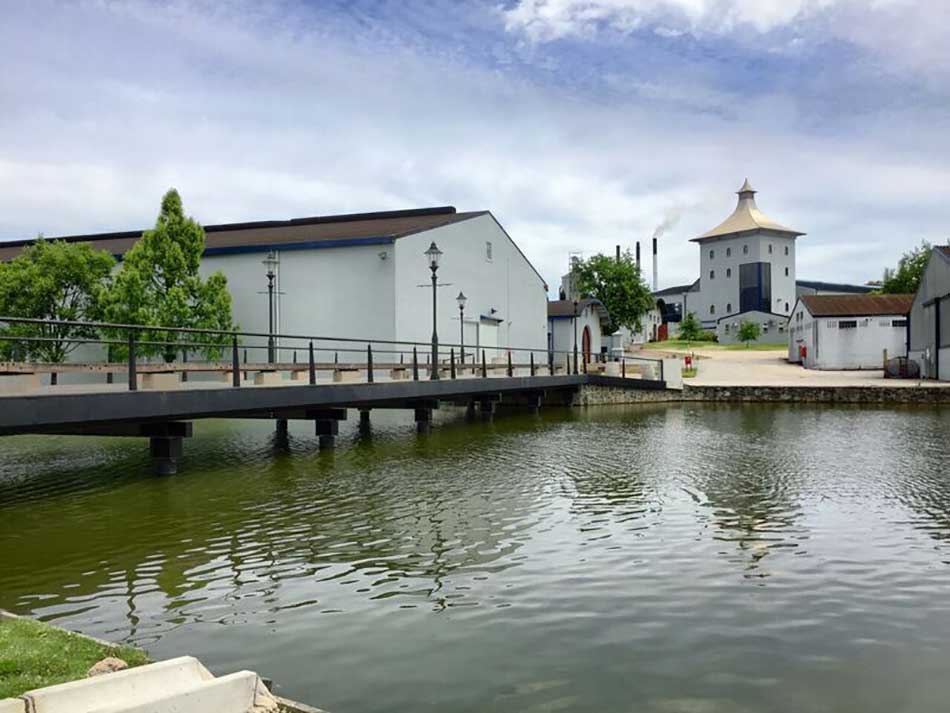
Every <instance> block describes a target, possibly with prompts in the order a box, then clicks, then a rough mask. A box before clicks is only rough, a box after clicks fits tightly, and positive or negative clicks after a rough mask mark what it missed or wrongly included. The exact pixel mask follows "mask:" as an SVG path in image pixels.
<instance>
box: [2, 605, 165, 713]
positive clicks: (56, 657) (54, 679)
mask: <svg viewBox="0 0 950 713" xmlns="http://www.w3.org/2000/svg"><path fill="white" fill-rule="evenodd" d="M106 656H115V657H116V658H120V659H122V660H123V661H125V662H126V663H128V664H129V666H140V665H142V664H144V663H148V657H147V656H146V655H145V652H144V651H141V650H139V649H136V648H133V647H131V646H112V647H110V646H103V645H102V644H99V643H97V642H95V641H92V640H91V639H87V638H85V637H84V636H79V635H78V634H73V633H70V632H68V631H64V630H62V629H58V628H56V627H53V626H50V625H48V624H43V623H42V622H38V621H34V620H33V619H9V618H7V617H0V698H11V697H14V696H19V695H20V694H21V693H25V692H26V691H31V690H33V689H34V688H42V687H44V686H52V685H53V684H56V683H63V682H65V681H73V680H75V679H77V678H85V677H86V671H88V670H89V668H90V667H91V666H92V665H93V664H94V663H96V662H97V661H100V660H101V659H104V658H105V657H106Z"/></svg>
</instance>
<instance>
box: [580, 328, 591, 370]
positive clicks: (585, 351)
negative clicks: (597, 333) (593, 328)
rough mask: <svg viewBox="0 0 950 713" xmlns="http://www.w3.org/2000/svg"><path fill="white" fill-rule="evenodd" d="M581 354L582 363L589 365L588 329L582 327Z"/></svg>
mask: <svg viewBox="0 0 950 713" xmlns="http://www.w3.org/2000/svg"><path fill="white" fill-rule="evenodd" d="M581 352H583V354H584V363H585V364H590V327H589V326H587V325H584V334H583V335H582V336H581Z"/></svg>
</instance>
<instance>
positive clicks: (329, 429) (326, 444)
mask: <svg viewBox="0 0 950 713" xmlns="http://www.w3.org/2000/svg"><path fill="white" fill-rule="evenodd" d="M313 425H314V429H315V432H316V434H317V436H319V437H320V447H321V448H333V446H335V445H336V437H337V434H339V433H340V422H339V421H336V420H332V421H314V424H313Z"/></svg>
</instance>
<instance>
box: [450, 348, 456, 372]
mask: <svg viewBox="0 0 950 713" xmlns="http://www.w3.org/2000/svg"><path fill="white" fill-rule="evenodd" d="M449 376H450V377H451V378H453V379H454V378H455V347H452V348H451V349H449Z"/></svg>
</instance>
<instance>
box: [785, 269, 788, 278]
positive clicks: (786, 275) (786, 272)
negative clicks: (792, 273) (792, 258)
mask: <svg viewBox="0 0 950 713" xmlns="http://www.w3.org/2000/svg"><path fill="white" fill-rule="evenodd" d="M785 277H788V268H787V267H786V268H785Z"/></svg>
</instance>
